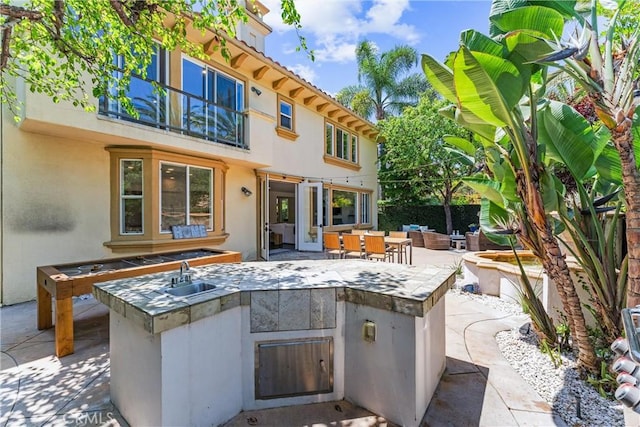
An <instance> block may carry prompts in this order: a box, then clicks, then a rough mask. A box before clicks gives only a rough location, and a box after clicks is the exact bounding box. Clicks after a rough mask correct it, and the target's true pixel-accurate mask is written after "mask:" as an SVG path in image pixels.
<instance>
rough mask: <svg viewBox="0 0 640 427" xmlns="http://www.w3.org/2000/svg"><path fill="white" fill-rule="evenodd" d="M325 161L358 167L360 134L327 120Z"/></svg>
mask: <svg viewBox="0 0 640 427" xmlns="http://www.w3.org/2000/svg"><path fill="white" fill-rule="evenodd" d="M324 141H325V144H324V145H325V149H324V153H325V156H324V158H325V161H326V162H328V163H333V164H338V165H340V166H345V167H349V168H352V169H354V168H358V169H359V166H358V162H359V159H358V151H359V150H358V136H357V135H356V134H354V133H351V132H349V131H348V130H346V129H344V128H340V127H338V126H336V125H334V124H333V123H329V122H325V136H324Z"/></svg>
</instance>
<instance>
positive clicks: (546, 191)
mask: <svg viewBox="0 0 640 427" xmlns="http://www.w3.org/2000/svg"><path fill="white" fill-rule="evenodd" d="M497 3H503V1H501V0H494V3H493V8H492V12H493V11H494V9H495V7H496V4H497ZM491 22H492V28H493V27H498V28H500V29H501V30H503V31H504V37H499V38H498V37H496V38H495V39H494V38H490V37H487V36H485V35H483V34H481V33H478V32H476V31H473V30H469V31H465V32H463V34H462V35H461V41H460V48H459V49H458V51H457V52H454V53H452V54H451V55H449V57H448V58H447V61H446V63H445V64H440V63H438V62H437V61H436V60H435V59H434V58H433V57H430V56H428V55H423V61H422V64H423V68H424V70H425V73H426V75H427V78H428V79H429V81H430V82H431V84H432V85H433V86H434V88H435V89H436V90H438V92H440V93H441V94H442V95H443V96H444V97H445V98H446V99H447V100H448V101H449V102H450V103H451V104H452V105H451V108H449V109H448V110H444V111H443V113H444V114H446V115H447V116H448V117H451V118H455V120H456V122H457V123H459V124H461V125H463V126H464V127H466V128H467V129H468V130H470V131H472V132H474V134H475V135H476V137H478V138H479V139H480V140H481V141H482V144H483V146H484V148H485V153H486V156H487V159H488V164H490V165H491V166H492V170H491V172H492V176H493V179H492V181H493V182H494V183H496V184H497V185H495V184H493V183H491V182H486V183H478V185H477V188H478V189H480V190H481V191H482V193H483V195H484V196H485V199H483V204H482V211H481V218H480V222H481V225H482V227H483V228H484V229H485V230H486V229H490V228H491V227H492V225H494V224H496V222H497V221H496V218H497V219H501V220H503V221H508V220H509V214H513V215H514V216H515V217H516V218H517V222H518V225H517V227H516V230H517V232H518V233H519V238H520V241H521V242H522V243H523V244H524V245H525V246H526V247H527V248H529V249H531V250H532V251H533V253H534V254H535V255H536V256H537V257H538V258H539V259H540V261H541V263H542V265H543V267H544V268H545V270H546V271H547V273H548V274H549V276H550V278H552V279H553V281H554V283H555V284H556V287H557V290H558V294H559V295H560V298H561V300H562V303H563V307H564V310H565V312H566V313H567V316H568V320H569V326H570V328H571V333H572V336H573V338H574V343H576V345H577V347H578V351H579V352H578V360H579V363H580V365H581V366H582V367H583V368H585V369H586V370H587V371H590V372H596V371H597V367H598V361H597V357H596V355H595V351H594V347H593V344H592V343H591V342H590V339H589V334H588V330H587V327H586V322H585V318H584V314H583V312H582V305H581V303H580V299H579V298H578V294H577V292H576V288H575V285H574V283H573V280H572V277H571V272H570V270H569V267H568V265H567V263H566V260H565V257H564V255H563V253H562V251H561V249H560V245H559V243H558V240H557V239H556V237H555V235H554V229H555V220H554V218H553V217H552V215H551V212H553V211H554V210H556V209H557V206H558V197H557V193H556V185H555V179H554V177H553V176H552V175H551V173H550V171H549V169H548V168H547V166H546V164H545V162H544V159H543V156H542V154H543V153H544V149H545V147H544V146H542V145H541V144H540V141H539V139H538V137H539V131H540V128H539V119H538V109H539V108H541V107H543V106H544V105H545V104H544V103H539V101H542V100H541V99H540V98H541V95H542V94H543V93H544V92H541V89H540V87H541V85H542V86H543V85H544V81H545V76H546V70H545V69H544V68H543V67H540V66H538V65H535V64H532V63H531V59H532V58H531V57H532V55H533V56H534V57H537V56H538V55H540V54H541V53H544V54H546V53H548V52H549V51H550V49H549V47H548V46H547V45H546V43H544V42H541V41H539V37H540V34H543V35H545V34H546V35H549V36H552V35H553V34H561V33H562V29H563V21H562V19H561V17H560V16H559V14H557V15H556V14H554V12H553V11H541V10H539V9H531V10H527V11H525V13H521V14H520V15H518V17H517V18H515V17H513V16H509V15H508V14H500V13H492V15H491ZM518 25H523V26H526V28H531V27H530V26H534V27H533V28H536V29H538V31H539V33H538V34H536V35H537V36H538V38H536V37H531V36H529V37H527V36H523V34H522V33H521V32H518V31H513V30H516V29H518V28H521V27H518ZM542 90H543V89H542ZM560 111H562V110H560ZM554 136H558V135H557V133H554ZM560 139H562V138H560ZM457 142H458V143H460V145H461V146H462V147H464V145H466V143H465V144H464V145H463V144H462V141H459V140H457ZM567 143H569V141H567ZM565 148H566V147H565ZM582 152H584V153H585V155H587V154H588V153H586V150H582ZM592 157H593V156H591V158H590V159H591V162H592V161H593V158H592ZM587 163H589V162H588V161H583V162H581V165H582V164H587ZM586 170H589V167H587V169H586ZM581 173H585V171H584V170H582V171H581ZM480 184H482V185H480ZM506 206H510V209H511V212H509V211H508V210H506V209H505V207H506Z"/></svg>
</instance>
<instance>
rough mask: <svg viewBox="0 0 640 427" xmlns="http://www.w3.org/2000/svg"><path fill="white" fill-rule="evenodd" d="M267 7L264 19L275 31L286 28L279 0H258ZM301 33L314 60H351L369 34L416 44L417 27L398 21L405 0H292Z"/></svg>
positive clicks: (403, 11)
mask: <svg viewBox="0 0 640 427" xmlns="http://www.w3.org/2000/svg"><path fill="white" fill-rule="evenodd" d="M262 2H263V3H264V4H265V5H266V6H267V7H268V8H269V9H271V12H270V13H269V14H267V15H266V16H265V22H266V23H267V24H268V25H270V26H271V27H272V28H273V29H274V30H275V31H280V32H284V31H290V30H292V29H291V27H289V26H287V25H284V24H283V23H282V20H281V18H280V0H262ZM295 5H296V8H297V9H298V12H299V13H300V16H301V23H302V32H303V34H304V35H305V36H307V38H308V41H309V44H310V46H311V47H312V48H313V49H314V50H315V53H316V60H317V61H318V62H346V61H352V60H355V46H356V44H357V42H358V41H359V40H362V39H364V38H368V37H369V36H370V35H372V34H379V35H388V36H390V37H393V38H394V39H398V40H399V42H400V43H407V44H416V43H417V42H418V41H419V38H420V35H419V32H418V30H417V29H416V28H415V27H414V26H412V25H407V24H404V23H402V22H401V19H402V15H403V13H405V12H406V11H408V10H409V9H410V6H409V0H372V1H364V0H323V1H318V0H296V2H295Z"/></svg>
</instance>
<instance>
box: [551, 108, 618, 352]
mask: <svg viewBox="0 0 640 427" xmlns="http://www.w3.org/2000/svg"><path fill="white" fill-rule="evenodd" d="M538 140H539V142H540V143H541V144H542V145H544V147H545V148H546V150H545V151H546V152H545V154H546V157H547V164H550V165H553V164H554V162H559V163H560V164H561V165H563V166H565V167H566V169H567V170H568V171H569V173H570V175H571V177H572V179H573V183H572V187H573V188H575V190H574V192H573V194H569V195H567V196H566V199H570V200H571V201H570V203H569V205H567V204H565V203H559V204H558V210H557V212H558V216H559V218H560V220H561V221H562V222H563V224H564V226H565V229H566V230H567V232H568V234H569V235H570V236H571V242H572V243H573V244H570V243H568V242H565V246H566V248H567V250H568V251H569V252H570V253H571V254H572V255H574V256H575V258H576V259H577V261H578V263H579V264H580V266H581V267H582V269H583V271H584V273H585V274H586V276H587V279H588V283H584V284H583V286H584V287H585V288H586V290H587V291H588V293H589V295H590V296H591V297H590V306H589V308H590V309H591V311H592V314H593V315H594V317H595V318H596V320H597V324H596V327H597V328H599V329H600V330H601V331H602V332H603V336H604V338H605V343H604V347H608V343H609V342H611V341H612V340H614V339H615V338H617V337H618V336H619V335H620V333H621V332H622V323H621V322H622V318H621V310H622V308H624V302H625V297H626V295H625V293H626V271H627V270H626V266H627V263H626V257H625V255H624V254H623V253H622V251H621V250H619V249H620V248H619V247H620V244H619V239H618V238H617V231H618V230H619V228H618V219H619V213H620V208H621V206H622V203H621V200H620V198H619V197H617V195H618V190H619V188H620V186H621V184H622V176H621V167H620V160H619V158H618V156H617V153H616V151H615V148H614V147H613V145H612V143H611V135H610V133H609V131H608V129H607V128H606V127H602V126H591V125H590V124H589V122H588V121H587V120H586V119H585V118H584V117H583V116H582V115H581V114H580V113H578V111H576V110H575V109H573V108H572V107H570V106H569V105H566V104H563V103H561V102H557V101H547V102H545V105H544V107H543V108H539V110H538ZM599 194H606V196H604V197H598V195H599ZM610 212H614V214H613V215H609V213H610Z"/></svg>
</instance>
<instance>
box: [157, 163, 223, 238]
mask: <svg viewBox="0 0 640 427" xmlns="http://www.w3.org/2000/svg"><path fill="white" fill-rule="evenodd" d="M160 181H161V184H160V200H161V205H160V206H161V207H160V215H161V222H160V230H161V231H162V232H170V231H171V226H172V225H194V224H198V225H204V226H205V227H206V229H207V230H213V205H212V203H213V171H212V170H211V169H205V168H199V167H195V166H184V165H176V164H172V163H161V166H160Z"/></svg>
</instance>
